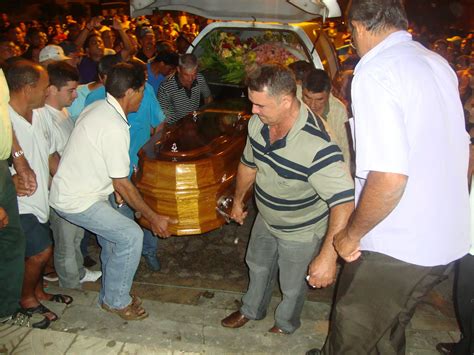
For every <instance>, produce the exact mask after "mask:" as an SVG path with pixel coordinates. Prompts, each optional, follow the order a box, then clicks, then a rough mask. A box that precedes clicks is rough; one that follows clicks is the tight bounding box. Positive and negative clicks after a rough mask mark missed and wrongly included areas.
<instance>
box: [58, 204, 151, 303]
mask: <svg viewBox="0 0 474 355" xmlns="http://www.w3.org/2000/svg"><path fill="white" fill-rule="evenodd" d="M56 212H57V213H58V214H59V215H60V216H62V217H63V218H65V219H67V220H68V221H70V222H71V223H74V224H77V225H79V226H81V227H83V228H84V229H88V230H90V231H91V232H93V233H95V234H97V240H98V242H99V244H100V246H101V247H102V251H101V253H100V260H101V263H102V287H101V289H100V294H99V303H105V304H106V305H107V306H109V307H110V308H116V309H122V308H124V307H127V306H128V305H129V304H130V303H131V302H132V298H131V297H130V289H131V287H132V282H133V277H134V276H135V272H136V271H137V268H138V264H139V262H140V255H141V252H142V245H143V232H142V230H141V228H140V227H139V226H138V224H136V223H135V222H134V221H132V220H130V219H129V218H126V217H124V216H122V215H121V214H120V213H118V212H117V211H116V210H114V209H113V208H112V207H111V206H110V203H109V202H108V201H100V202H96V203H94V204H93V205H92V206H91V207H89V208H88V209H87V210H85V211H84V212H81V213H65V212H62V211H58V210H57V211H56Z"/></svg>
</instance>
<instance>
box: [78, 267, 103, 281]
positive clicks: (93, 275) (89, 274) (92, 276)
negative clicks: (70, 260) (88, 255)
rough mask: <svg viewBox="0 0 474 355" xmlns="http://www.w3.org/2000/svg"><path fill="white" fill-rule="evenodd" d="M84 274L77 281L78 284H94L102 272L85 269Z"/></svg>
mask: <svg viewBox="0 0 474 355" xmlns="http://www.w3.org/2000/svg"><path fill="white" fill-rule="evenodd" d="M85 270H86V274H85V275H84V277H83V278H82V279H81V280H80V281H79V282H80V283H83V282H96V281H97V280H98V279H100V278H101V276H102V271H92V270H89V269H85Z"/></svg>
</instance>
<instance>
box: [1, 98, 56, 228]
mask: <svg viewBox="0 0 474 355" xmlns="http://www.w3.org/2000/svg"><path fill="white" fill-rule="evenodd" d="M9 113H10V118H11V120H12V125H13V129H14V130H15V134H16V138H17V139H18V142H19V143H20V146H21V149H22V150H23V152H24V153H25V158H26V160H28V163H29V164H30V167H31V169H33V171H34V173H35V174H36V183H37V188H36V191H35V193H34V194H33V195H31V196H21V197H18V209H19V211H20V214H28V213H31V214H33V215H35V216H36V218H38V220H39V221H40V222H41V223H46V222H47V221H48V219H49V205H48V184H49V155H50V154H52V153H54V152H55V151H56V143H55V141H54V134H53V128H52V123H51V117H49V113H48V112H47V111H44V110H33V117H32V119H31V123H30V122H28V121H27V120H26V119H25V118H23V117H22V116H20V115H19V114H18V113H17V112H16V111H15V110H14V109H13V108H12V107H11V106H9ZM10 169H11V173H12V175H13V174H16V172H15V169H14V168H13V167H12V168H10Z"/></svg>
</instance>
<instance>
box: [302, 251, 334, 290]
mask: <svg viewBox="0 0 474 355" xmlns="http://www.w3.org/2000/svg"><path fill="white" fill-rule="evenodd" d="M334 254H335V253H334ZM336 260H337V255H333V256H326V255H321V254H320V255H317V256H316V257H315V258H314V259H313V261H312V262H311V263H310V264H309V267H308V276H309V278H308V279H307V281H308V284H309V285H310V286H311V287H314V288H321V287H328V286H330V285H332V284H333V283H334V282H335V281H336V270H337V268H336Z"/></svg>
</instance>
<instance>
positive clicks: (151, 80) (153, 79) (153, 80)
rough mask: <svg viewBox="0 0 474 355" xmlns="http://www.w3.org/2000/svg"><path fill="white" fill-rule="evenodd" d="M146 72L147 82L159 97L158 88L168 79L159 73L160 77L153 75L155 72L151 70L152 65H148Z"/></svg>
mask: <svg viewBox="0 0 474 355" xmlns="http://www.w3.org/2000/svg"><path fill="white" fill-rule="evenodd" d="M146 70H147V72H148V78H147V79H146V80H147V82H148V84H150V85H151V86H152V87H153V91H154V93H155V95H158V88H159V87H160V84H161V83H162V81H163V80H165V78H166V77H165V76H164V75H163V74H160V73H158V75H155V74H154V73H153V70H151V63H147V65H146Z"/></svg>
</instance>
